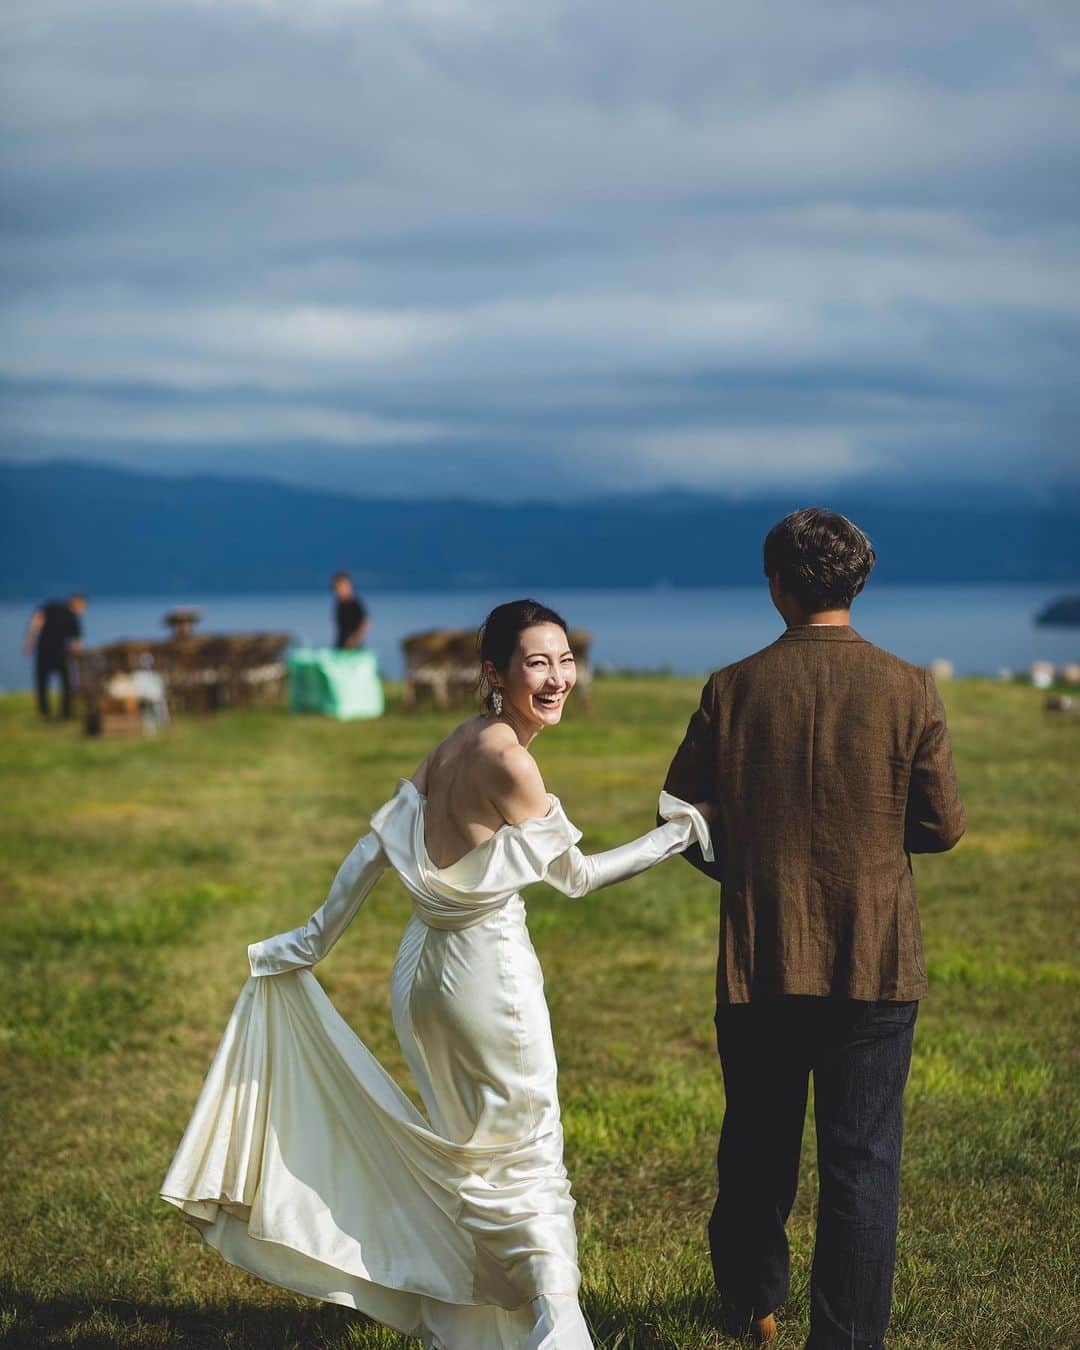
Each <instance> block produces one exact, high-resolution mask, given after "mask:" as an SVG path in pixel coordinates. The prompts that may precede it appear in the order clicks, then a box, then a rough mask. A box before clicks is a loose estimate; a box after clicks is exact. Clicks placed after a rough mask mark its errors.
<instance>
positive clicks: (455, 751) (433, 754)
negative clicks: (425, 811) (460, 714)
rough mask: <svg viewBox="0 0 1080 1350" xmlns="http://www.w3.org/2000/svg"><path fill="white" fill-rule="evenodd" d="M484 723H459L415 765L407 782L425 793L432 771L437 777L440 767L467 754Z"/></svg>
mask: <svg viewBox="0 0 1080 1350" xmlns="http://www.w3.org/2000/svg"><path fill="white" fill-rule="evenodd" d="M484 721H485V719H484V718H483V717H470V718H468V719H467V720H466V721H464V722H459V723H458V725H457V726H456V727H455V728H454V729H453V731H451V732H450V734H449V736H445V737H444V738H443V739H442V740H441V741H440V742H439V743H438V745H436V746H434V747H433V748H432V749H431V750H429V751H428V753H427V754H426V755H425V756H424V758H423V759H422V760H421V762H420V763H419V765H417V767H416V770H415V772H414V773H412V774H411V775H410V780H409V781H410V782H411V783H412V784H413V786H414V787H415V788H416V789H417V791H419V792H423V793H426V792H427V790H428V784H429V780H430V778H431V774H432V771H433V770H434V771H435V773H436V776H438V772H439V769H440V768H441V767H445V766H446V765H448V764H452V763H453V762H454V761H455V760H456V759H457V758H458V757H459V755H461V754H463V753H464V754H468V753H469V752H470V751H471V750H472V749H473V748H474V746H475V745H476V744H478V742H479V735H480V732H481V730H482V729H483V728H482V724H483V722H484Z"/></svg>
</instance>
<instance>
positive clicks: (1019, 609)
mask: <svg viewBox="0 0 1080 1350" xmlns="http://www.w3.org/2000/svg"><path fill="white" fill-rule="evenodd" d="M1078 592H1080V583H1073V584H1071V585H1070V584H1062V583H1056V584H1054V583H1050V584H1045V585H1026V584H1025V585H1004V586H1003V585H992V586H879V587H875V586H873V584H871V586H870V588H869V589H868V590H867V592H866V593H865V595H862V596H860V597H859V599H858V601H857V602H856V605H855V609H854V611H853V617H854V620H855V627H856V628H857V629H858V631H859V632H860V633H861V634H862V635H863V637H865V638H868V639H869V640H870V641H871V642H875V643H877V645H878V646H880V647H885V648H886V649H887V650H889V651H892V652H895V653H896V654H897V655H898V656H902V657H904V658H905V659H906V660H908V661H912V662H914V663H915V664H917V665H926V664H928V663H929V662H930V661H932V660H934V659H935V658H937V657H944V658H946V659H948V660H950V661H952V662H953V664H954V665H955V667H956V670H957V672H958V673H959V674H971V673H984V674H994V673H996V672H997V671H998V670H999V669H1000V668H1001V667H1003V666H1004V667H1009V668H1010V669H1013V670H1017V671H1019V670H1026V669H1027V667H1028V666H1030V665H1031V663H1032V662H1033V661H1035V660H1044V661H1053V662H1054V663H1055V664H1057V665H1060V664H1063V663H1065V662H1068V661H1076V662H1080V628H1040V627H1037V626H1036V625H1035V623H1034V616H1035V614H1036V613H1037V612H1038V611H1039V610H1040V609H1041V608H1042V607H1043V606H1044V605H1045V604H1046V603H1047V602H1048V601H1050V600H1052V599H1053V598H1055V597H1056V596H1059V595H1064V594H1076V593H1078ZM535 594H537V595H538V596H539V597H540V598H541V599H543V601H544V603H545V604H549V605H553V606H554V607H555V608H556V609H558V610H559V611H560V612H561V613H562V614H564V615H565V617H566V619H567V621H568V622H569V623H571V624H572V625H574V626H575V627H581V628H588V629H589V630H591V632H592V634H593V651H592V656H593V661H594V663H595V665H597V666H609V667H615V668H618V669H621V670H627V669H632V670H660V669H667V670H670V671H672V672H674V673H676V674H686V675H704V674H705V673H706V672H708V671H709V670H713V669H715V668H716V667H717V666H723V665H726V664H727V663H728V662H730V661H735V660H738V658H739V657H742V656H746V655H747V654H748V653H750V652H753V651H756V650H757V649H758V648H760V647H764V646H766V645H767V644H768V643H770V642H772V641H773V640H774V639H775V638H776V637H777V636H778V634H779V633H780V631H781V627H782V625H781V621H780V619H779V617H778V615H777V614H776V612H775V611H774V610H773V608H772V605H771V604H770V602H769V596H768V592H767V590H766V588H765V586H764V584H762V585H760V586H731V587H723V588H716V589H702V590H662V589H654V590H641V591H588V590H581V591H554V592H553V591H548V590H547V589H546V588H545V587H543V586H538V587H536V589H535ZM43 598H44V597H43ZM364 598H365V600H366V602H367V604H368V605H369V607H370V610H371V617H372V626H371V632H370V635H369V645H370V646H371V647H373V648H374V649H375V651H376V652H377V653H378V656H379V661H380V666H381V669H382V671H383V673H384V674H385V675H386V676H388V677H390V678H396V677H398V676H400V675H401V672H402V660H401V649H400V646H399V643H400V641H401V638H402V637H403V636H404V635H405V634H406V633H412V632H416V631H418V630H420V629H424V628H438V627H450V628H458V627H461V628H464V627H470V626H474V625H476V624H478V623H479V622H480V620H481V619H482V618H483V616H484V615H485V613H487V611H488V610H489V609H490V608H491V607H492V606H493V605H495V604H497V603H499V602H500V601H501V600H505V599H506V596H505V595H499V594H495V593H494V592H479V591H447V592H425V593H421V594H416V593H407V594H406V593H400V592H399V593H393V592H383V593H378V594H368V595H365V597H364ZM181 604H184V605H187V604H193V605H197V606H198V607H199V608H200V609H201V610H202V611H203V622H202V623H201V625H200V626H199V629H198V630H197V631H199V632H204V633H212V632H245V631H246V632H254V631H259V630H275V631H288V632H291V633H293V634H294V635H295V636H296V638H297V639H298V640H299V641H302V642H304V643H308V644H314V645H323V644H326V643H329V642H330V641H331V633H332V627H331V605H332V600H331V597H330V595H329V594H328V593H325V592H315V593H313V594H280V595H211V596H198V595H194V596H184V597H178V596H171V597H158V598H155V597H113V598H109V597H103V596H102V597H95V598H94V599H93V600H92V602H91V605H90V608H89V609H88V611H87V613H86V615H85V617H84V629H85V633H86V642H87V645H92V646H97V645H98V644H99V643H103V642H112V641H115V640H116V639H118V638H134V637H143V638H145V637H161V636H164V635H165V633H164V629H163V626H162V622H161V619H162V615H163V614H164V613H165V612H166V610H169V609H174V608H177V607H179V606H180V605H181ZM32 609H33V605H30V604H25V603H20V604H14V603H4V604H2V605H0V689H24V688H27V687H29V685H30V683H31V663H30V660H29V659H28V658H26V657H24V656H23V655H22V654H21V652H20V650H19V641H20V639H21V636H22V633H23V630H24V628H25V625H26V620H27V618H28V617H29V614H30V612H31V610H32Z"/></svg>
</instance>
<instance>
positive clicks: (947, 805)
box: [904, 671, 966, 853]
mask: <svg viewBox="0 0 1080 1350" xmlns="http://www.w3.org/2000/svg"><path fill="white" fill-rule="evenodd" d="M923 692H924V698H925V708H926V715H925V720H924V724H923V730H922V735H921V736H920V738H919V744H918V747H917V748H916V751H915V758H914V759H913V761H912V764H911V780H910V783H909V785H908V799H907V812H906V817H905V821H904V848H905V849H906V850H907V852H908V853H945V852H946V851H947V850H948V849H950V848H952V847H953V845H954V844H955V843H956V842H957V841H958V840H959V839H960V836H961V835H962V834H963V833H964V827H965V824H966V820H965V817H964V806H963V803H962V802H961V801H960V790H959V787H958V786H957V782H956V770H955V768H954V767H953V759H952V749H951V746H950V744H949V730H948V727H946V725H945V707H944V705H943V704H942V702H941V695H940V694H939V693H938V689H937V685H936V684H935V683H934V681H933V678H932V676H931V675H930V673H929V672H928V671H923Z"/></svg>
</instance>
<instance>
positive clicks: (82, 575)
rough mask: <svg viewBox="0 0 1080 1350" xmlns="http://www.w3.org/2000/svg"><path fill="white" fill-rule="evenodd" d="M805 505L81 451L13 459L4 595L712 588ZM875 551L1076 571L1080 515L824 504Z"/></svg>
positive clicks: (983, 572)
mask: <svg viewBox="0 0 1080 1350" xmlns="http://www.w3.org/2000/svg"><path fill="white" fill-rule="evenodd" d="M805 504H807V503H804V502H802V501H801V500H796V499H795V498H794V497H792V498H787V499H781V498H779V497H775V496H770V497H767V498H766V497H762V498H758V499H754V500H747V501H740V502H732V501H729V500H727V499H725V498H720V497H709V496H693V495H690V494H685V493H664V494H659V495H654V496H639V497H629V496H628V497H625V498H619V497H607V498H605V499H604V500H603V501H600V500H595V501H580V502H574V503H571V502H568V503H566V504H560V505H557V504H552V503H535V504H529V503H522V504H519V505H511V506H508V505H492V504H490V503H485V502H476V501H467V500H462V501H446V500H433V501H385V500H367V501H366V500H364V499H363V498H359V497H346V496H343V495H340V494H334V493H329V492H322V491H307V490H304V489H299V488H295V487H291V486H288V485H285V484H282V483H278V482H273V481H270V480H264V479H235V478H218V477H212V476H200V477H186V478H184V477H166V476H160V475H152V474H144V473H134V472H130V471H128V470H124V469H116V468H111V467H106V466H104V465H98V464H90V463H86V462H83V461H77V462H76V461H72V462H65V461H58V460H54V461H51V462H48V463H44V464H21V463H0V534H2V543H0V596H2V597H3V598H5V599H30V600H34V599H40V598H41V597H43V596H45V595H47V594H51V593H54V592H55V593H63V592H65V591H67V590H69V589H71V588H73V587H80V588H82V589H84V590H86V591H88V592H90V593H91V594H95V593H96V594H98V595H152V594H153V595H158V594H160V595H196V594H198V595H203V594H212V593H218V594H221V593H226V592H258V591H291V590H296V591H310V590H313V589H320V588H322V587H323V586H325V585H326V582H327V579H328V577H329V575H330V573H331V572H332V571H334V570H335V569H337V568H339V567H344V568H346V569H348V570H350V571H351V572H352V573H353V576H354V577H355V579H356V582H357V584H358V586H359V587H361V588H363V589H366V590H425V589H452V588H467V587H474V586H475V587H480V586H484V587H492V586H497V587H498V588H499V589H505V590H507V591H512V590H518V589H521V588H522V587H541V586H544V585H547V586H551V587H553V588H554V587H559V588H566V587H574V586H577V587H640V586H653V585H663V584H668V585H672V586H716V585H724V584H739V583H746V582H753V581H756V580H758V579H759V577H760V575H761V561H760V560H761V542H762V539H763V538H764V535H765V533H766V531H767V530H768V529H769V527H770V526H771V525H772V524H773V523H774V522H775V521H776V520H778V519H779V518H780V516H782V515H783V514H785V513H786V512H787V511H789V510H791V509H792V508H793V507H795V506H798V505H805ZM821 504H823V505H829V506H832V507H834V508H835V509H837V510H842V511H845V512H846V513H847V514H849V515H851V516H852V517H853V518H854V519H855V520H857V521H858V522H859V524H860V525H861V526H862V527H863V528H864V529H865V530H866V531H867V532H868V533H869V534H870V536H871V537H872V539H873V540H874V543H875V546H876V548H877V550H878V557H879V564H878V569H877V572H876V574H875V575H876V579H877V580H879V581H881V582H939V583H940V582H950V581H951V582H973V581H982V582H986V581H1062V582H1070V581H1076V580H1077V579H1078V578H1080V543H1078V541H1080V509H1078V507H1077V504H1076V502H1075V501H1069V502H1068V503H1067V504H1063V505H1057V506H1053V507H1045V508H1042V507H1039V506H1037V505H1032V504H1027V503H1022V502H1017V503H1010V502H1006V501H1002V502H992V501H991V502H987V501H983V502H980V503H979V504H977V505H968V504H965V503H964V502H962V501H957V502H955V503H950V504H947V503H945V502H942V501H940V500H935V501H934V502H933V504H930V505H926V506H921V505H917V504H913V503H911V502H910V501H904V502H891V501H889V500H886V499H880V500H873V499H871V498H870V497H866V498H865V499H864V500H861V501H860V500H853V499H852V500H846V499H843V498H841V497H835V498H833V499H832V500H830V501H829V502H827V503H821Z"/></svg>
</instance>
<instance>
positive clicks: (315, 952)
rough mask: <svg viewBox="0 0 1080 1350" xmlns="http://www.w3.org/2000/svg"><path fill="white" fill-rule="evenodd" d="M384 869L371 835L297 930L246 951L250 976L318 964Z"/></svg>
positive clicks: (383, 858)
mask: <svg viewBox="0 0 1080 1350" xmlns="http://www.w3.org/2000/svg"><path fill="white" fill-rule="evenodd" d="M386 867H387V857H386V854H385V853H384V852H383V849H382V845H381V844H380V843H379V840H378V838H377V836H376V835H374V834H365V835H364V837H363V838H362V839H361V840H360V841H359V843H358V844H357V845H356V847H355V848H354V849H353V850H352V852H351V853H350V854H349V856H348V857H347V858H346V859H345V861H344V862H343V863H342V864H341V866H340V867H339V868H338V873H337V876H336V877H335V878H334V884H333V885H332V886H331V887H330V891H329V894H328V895H327V897H326V899H325V900H324V901H323V903H322V904H321V905H320V906H319V908H318V909H317V910H316V911H315V913H314V914H313V915H312V916H311V918H310V919H308V921H307V923H305V924H304V925H303V926H302V927H300V928H294V929H292V931H291V932H288V933H279V934H278V935H277V936H276V937H271V938H264V939H263V941H262V942H253V943H252V944H251V946H250V947H248V964H249V965H250V967H251V973H252V975H280V974H281V972H282V971H284V970H297V969H299V968H301V967H303V966H313V965H315V963H316V962H317V961H321V960H322V959H323V957H324V956H325V955H326V953H327V952H328V951H329V950H330V948H331V947H332V946H333V945H334V943H335V942H336V941H337V940H338V938H339V937H340V936H341V935H342V933H344V931H345V929H346V928H348V926H349V924H350V923H351V922H352V920H353V918H354V917H355V916H356V911H357V910H358V909H359V908H360V906H361V905H362V904H363V903H364V901H365V900H366V899H367V897H368V893H369V892H370V890H371V888H372V887H373V886H374V885H375V883H376V882H377V881H378V879H379V878H380V877H381V876H382V874H383V872H384V871H385V870H386Z"/></svg>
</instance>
